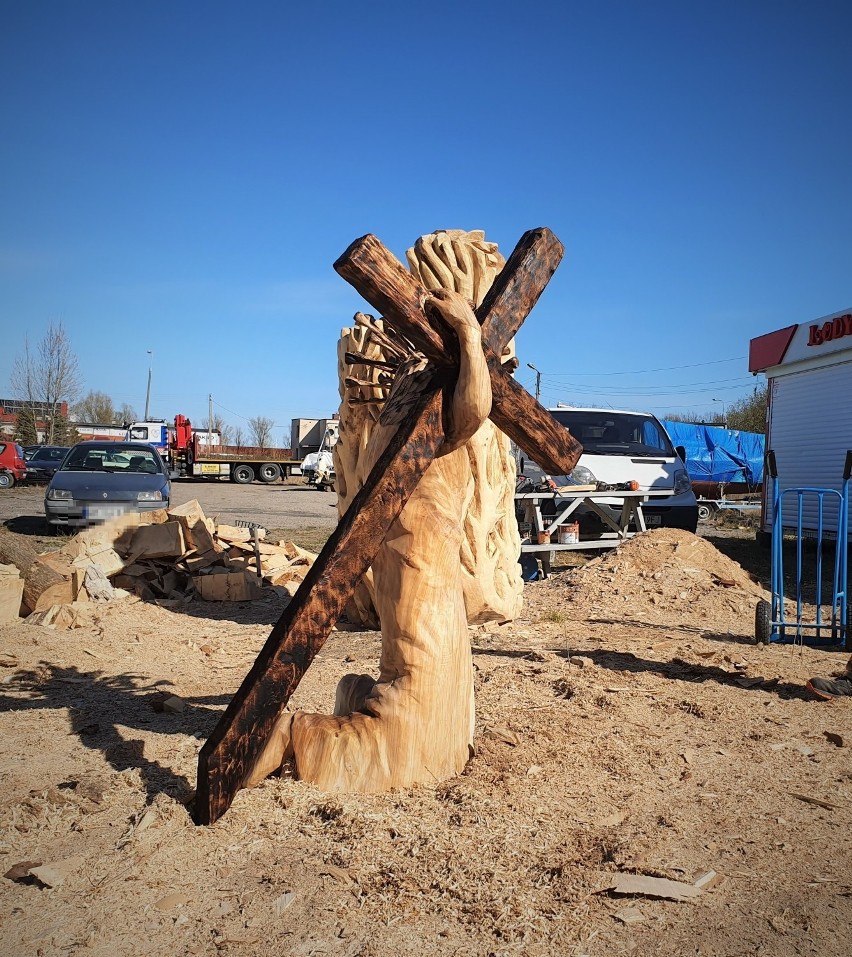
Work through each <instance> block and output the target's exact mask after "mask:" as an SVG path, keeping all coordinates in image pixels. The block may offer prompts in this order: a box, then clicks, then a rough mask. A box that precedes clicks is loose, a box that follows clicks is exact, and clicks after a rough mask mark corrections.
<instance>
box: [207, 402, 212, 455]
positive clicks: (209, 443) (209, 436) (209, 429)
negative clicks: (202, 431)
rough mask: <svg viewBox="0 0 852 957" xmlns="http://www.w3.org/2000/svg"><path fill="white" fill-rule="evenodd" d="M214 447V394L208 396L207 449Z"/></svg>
mask: <svg viewBox="0 0 852 957" xmlns="http://www.w3.org/2000/svg"><path fill="white" fill-rule="evenodd" d="M212 445H213V393H212V392H209V393H208V394H207V448H208V449H209V448H210V447H211V446H212Z"/></svg>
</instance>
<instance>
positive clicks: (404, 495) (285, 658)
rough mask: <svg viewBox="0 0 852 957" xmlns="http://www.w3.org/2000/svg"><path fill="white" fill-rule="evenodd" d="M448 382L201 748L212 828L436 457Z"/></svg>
mask: <svg viewBox="0 0 852 957" xmlns="http://www.w3.org/2000/svg"><path fill="white" fill-rule="evenodd" d="M446 382H447V377H446V376H445V375H441V374H439V373H436V376H435V379H434V380H433V383H432V388H431V389H429V390H428V391H427V392H425V393H424V395H423V396H422V401H421V402H420V404H419V405H418V406H416V407H413V408H412V410H411V412H410V415H409V417H408V418H407V419H406V421H405V422H403V423H402V424H401V426H400V428H399V430H398V431H397V432H396V434H395V435H394V437H393V438H392V439H391V442H390V444H389V445H388V447H387V448H386V449H385V451H384V453H383V454H382V455H381V456H380V458H379V459H378V461H377V463H376V465H375V466H374V468H373V470H372V472H371V473H370V477H369V479H368V480H367V482H366V483H365V484H364V487H363V488H362V489H361V490H360V491H359V492H358V494H357V495H356V496H355V498H354V499H353V501H352V505H351V506H350V508H349V509H348V510H347V512H346V514H345V515H344V516H343V518H342V519H341V521H340V524H339V525H338V526H337V529H336V530H335V532H334V534H333V535H332V536H331V538H329V540H328V542H327V543H326V545H325V547H324V548H323V550H322V552H321V553H320V555H319V557H318V559H317V560H316V562H315V563H314V565H313V567H312V568H311V570H310V572H309V573H308V575H307V576H306V577H305V580H304V582H303V583H302V586H301V587H300V588H299V590H298V592H297V593H296V595H295V596H294V598H293V601H292V602H291V604H290V605H289V606H288V607H287V608H286V609H285V611H284V613H283V614H282V616H281V618H280V619H279V620H278V622H277V623H276V625H275V626H274V628H273V629H272V632H271V634H270V636H269V638H268V639H267V640H266V643H265V644H264V646H263V649H262V650H261V652H260V654H259V655H258V657H257V659H256V661H255V663H254V665H253V666H252V669H251V671H250V672H249V673H248V675H247V676H246V678H245V680H244V681H243V683H242V685H241V686H240V688H239V690H238V691H237V693H236V694H235V695H234V697H233V699H232V700H231V702H230V704H229V705H228V708H227V710H226V711H225V713H224V715H223V716H222V718H221V720H220V721H219V723H218V724H217V726H216V728H215V729H214V731H213V734H212V735H211V736H210V738H209V739H208V740H207V742H206V743H205V745H204V747H203V748H202V749H201V752H200V753H199V759H198V787H197V794H196V801H195V819H196V821H197V822H198V823H199V824H212V823H213V822H214V821H216V820H217V819H218V818H219V817H221V815H222V814H224V813H225V811H226V810H227V809H228V808H229V807H230V805H231V802H232V801H233V799H234V795H235V794H236V792H237V791H238V790H239V789H240V787H242V784H243V781H244V780H245V778H246V775H247V774H248V772H249V771H250V769H251V767H252V764H253V762H254V760H255V759H256V758H257V756H258V754H259V752H260V750H261V749H262V748H263V746H264V744H265V742H266V740H267V738H268V737H269V734H270V732H271V730H272V727H273V725H274V724H275V721H276V719H277V718H278V715H279V714H280V713H281V711H282V710H283V708H284V706H285V705H286V703H287V701H288V700H289V698H290V696H291V695H292V693H293V691H294V690H295V688H296V687H297V685H298V683H299V681H300V680H301V678H302V676H303V675H304V673H305V671H306V670H307V668H308V666H309V665H310V663H311V662H312V661H313V659H314V657H315V655H316V653H317V652H318V651H319V649H320V648H321V647H322V645H323V644H324V642H325V640H326V638H327V637H328V634H329V631H330V630H331V628H332V626H333V625H334V622H335V621H336V620H337V618H338V617H339V616H340V614H341V612H342V611H343V609H344V607H345V605H346V602H347V601H348V600H349V596H350V595H351V593H352V589H353V588H354V586H355V584H356V582H358V581H359V580H360V578H361V576H362V575H363V574H364V572H366V570H367V569H368V568H369V567H370V565H371V564H372V562H373V560H374V559H375V556H376V553H377V552H378V550H379V547H380V546H381V543H382V535H381V533H379V534H377V530H380V529H384V530H386V529H387V528H388V527H389V526H390V525H391V523H392V522H393V521H394V519H395V518H396V517H397V516H398V515H399V513H400V512H401V511H402V508H403V506H404V505H405V503H406V501H407V500H408V497H409V495H410V494H411V492H412V491H413V490H414V489H415V488H416V486H417V483H418V482H419V481H420V477H421V476H422V474H423V472H424V471H425V470H426V468H428V466H429V464H430V463H431V462H432V460H433V459H434V457H435V454H436V452H437V450H438V448H439V447H440V444H441V442H442V441H443V426H442V416H441V406H442V401H443V395H442V391H441V390H442V387H443V386H445V385H446Z"/></svg>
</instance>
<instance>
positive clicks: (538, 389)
mask: <svg viewBox="0 0 852 957" xmlns="http://www.w3.org/2000/svg"><path fill="white" fill-rule="evenodd" d="M527 365H528V366H529V367H530V368H531V369H532V371H533V372H534V373H535V401H536V402H538V399H539V396H540V395H541V373H540V372H539V371H538V369H536V367H535V366H534V365H533V364H532V363H531V362H528V363H527Z"/></svg>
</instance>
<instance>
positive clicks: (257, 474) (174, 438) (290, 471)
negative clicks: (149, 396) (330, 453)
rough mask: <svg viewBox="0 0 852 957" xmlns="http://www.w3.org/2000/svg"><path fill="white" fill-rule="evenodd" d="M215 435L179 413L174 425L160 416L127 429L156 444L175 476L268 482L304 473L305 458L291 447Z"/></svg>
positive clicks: (136, 439)
mask: <svg viewBox="0 0 852 957" xmlns="http://www.w3.org/2000/svg"><path fill="white" fill-rule="evenodd" d="M214 438H215V439H216V440H217V441H221V438H220V436H219V434H218V433H217V432H216V431H215V430H207V429H194V428H193V427H192V422H190V420H189V419H188V418H187V417H186V416H185V415H180V414H178V415H176V416H175V419H174V425H173V426H172V425H169V424H168V423H167V422H166V421H165V420H163V419H160V420H156V421H150V420H149V421H147V422H133V423H132V424H131V425H130V426H128V429H127V440H128V441H129V442H146V443H148V444H149V445H153V446H154V447H155V448H156V449H157V450H158V451H159V452H160V454H161V455H162V456H163V458H164V459H165V460H166V462H167V463H168V465H169V468H170V470H171V472H172V474H173V475H174V476H175V477H181V478H201V479H228V480H230V481H231V482H236V483H237V484H238V485H247V484H248V483H249V482H253V481H255V479H257V480H259V481H261V482H266V483H269V482H275V481H276V480H277V479H279V478H288V477H289V476H291V475H300V474H301V473H302V462H301V460H298V459H294V458H292V457H291V454H290V449H266V448H260V447H247V446H235V445H220V444H217V442H214V441H213V440H214Z"/></svg>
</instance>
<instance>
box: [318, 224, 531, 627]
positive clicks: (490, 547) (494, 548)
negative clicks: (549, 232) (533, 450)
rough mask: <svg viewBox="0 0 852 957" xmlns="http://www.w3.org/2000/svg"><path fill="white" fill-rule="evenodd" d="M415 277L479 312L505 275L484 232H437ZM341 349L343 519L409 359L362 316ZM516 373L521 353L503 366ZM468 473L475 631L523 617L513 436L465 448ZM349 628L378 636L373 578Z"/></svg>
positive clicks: (465, 574)
mask: <svg viewBox="0 0 852 957" xmlns="http://www.w3.org/2000/svg"><path fill="white" fill-rule="evenodd" d="M406 258H407V259H408V265H409V268H410V270H411V272H412V274H413V275H414V276H415V278H417V279H418V280H419V281H420V283H421V285H422V286H423V287H424V288H425V289H427V290H437V289H450V290H454V291H455V292H457V293H459V294H461V295H462V296H463V297H464V298H465V299H466V300H467V301H468V302H471V303H473V304H474V306H479V305H480V304H481V303H482V300H483V299H484V298H485V294H486V293H487V292H488V290H489V289H490V288H491V285H492V284H493V282H494V279H495V278H496V276H497V274H498V272H499V271H500V269H502V267H503V266H504V265H505V260H504V259H503V257H502V256H501V255H500V251H499V249H498V248H497V245H496V243H491V242H487V241H486V239H485V234H484V232H482V230H474V231H471V232H466V231H465V230H461V229H449V230H438V231H437V232H434V233H429V234H428V235H425V236H421V237H420V238H419V239H418V240H417V242H416V243H415V244H414V246H413V247H412V248H411V249H409V250H407V252H406ZM355 322H356V325H355V326H354V327H353V328H350V329H343V330H341V335H340V340H339V342H338V376H339V388H340V397H341V402H340V410H339V420H340V439H339V441H338V443H337V445H336V446H335V449H334V460H335V473H336V475H337V482H336V489H337V494H338V502H337V505H338V510H339V512H340V514H341V516H342V515H343V514H344V513H345V511H346V509H347V508H348V507H349V504H350V502H351V500H352V497H353V496H354V495H355V493H356V492H357V490H358V489H359V488H360V487H361V485H362V484H363V481H364V479H365V478H366V474H367V472H366V471H365V469H364V462H365V460H366V459H367V455H366V453H367V446H368V444H369V442H370V437H371V436H372V434H373V428H374V426H375V424H376V422H377V421H378V419H379V415H380V412H381V410H382V407H383V405H384V402H385V401H386V399H387V396H388V393H389V387H390V384H391V381H392V375H393V373H394V372H395V370H396V369H397V368H398V367H399V364H400V363H401V362H402V361H403V360H404V359H405V358H407V356H406V354H405V351H404V344H403V343H401V342H400V341H399V340H398V339H396V340H394V339H393V338H391V337H390V336H388V335H387V333H386V332H385V330H384V327H383V324H382V322H381V320H376V319H374V318H373V317H372V316H367V315H364V314H363V313H358V314H357V315H356V317H355ZM502 360H503V363H504V365H505V364H507V363H510V364H511V367H514V366H515V365H516V363H517V360H516V359H515V358H514V343H513V342H510V343H508V344H507V347H506V348H505V349H504V353H503V356H502ZM466 450H467V458H468V468H467V470H466V471H467V475H466V477H465V478H464V479H463V480H462V482H463V484H462V485H461V486H460V487H459V489H458V490H457V492H456V493H454V494H458V495H461V496H462V497H463V500H464V503H465V504H464V508H463V523H464V535H463V536H462V539H461V546H460V560H461V576H462V588H463V593H464V602H465V611H466V614H467V620H468V622H469V623H471V624H474V623H478V622H484V621H507V620H511V619H513V618H515V617H517V615H518V614H519V613H520V610H521V604H522V598H523V580H522V578H521V574H520V565H519V564H518V556H519V555H520V551H521V548H520V545H521V543H520V534H519V532H518V523H517V521H516V520H515V513H514V494H515V478H516V466H515V461H514V458H513V457H512V452H511V447H510V443H509V440H508V438H507V437H506V435H505V434H504V433H503V432H501V431H500V430H499V429H498V428H497V427H496V426H495V425H494V424H493V423H492V422H491V421H490V420H487V419H486V421H485V422H484V423H483V424H482V426H481V427H480V428H479V429H478V430H477V431H476V433H475V434H474V435H473V436H472V437H471V438H470V440H469V441H468V442H467V444H466ZM346 614H347V617H348V618H349V619H350V620H351V621H355V622H356V623H358V624H361V625H364V626H367V627H378V625H379V618H378V615H377V613H376V610H375V600H374V586H373V574H372V571H370V572H368V573H367V575H366V576H365V578H364V580H363V581H362V582H360V583H359V584H358V586H357V587H356V589H355V592H354V593H353V596H352V601H351V603H350V605H349V606H348V607H347V610H346Z"/></svg>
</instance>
